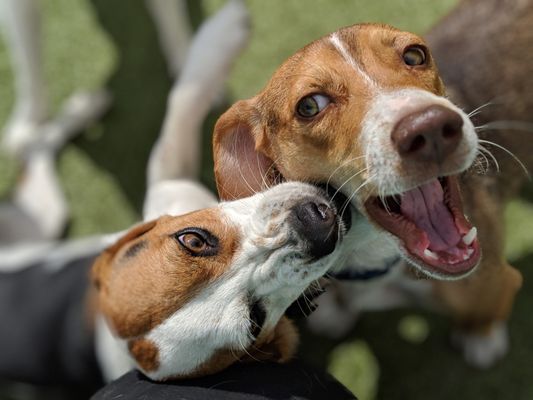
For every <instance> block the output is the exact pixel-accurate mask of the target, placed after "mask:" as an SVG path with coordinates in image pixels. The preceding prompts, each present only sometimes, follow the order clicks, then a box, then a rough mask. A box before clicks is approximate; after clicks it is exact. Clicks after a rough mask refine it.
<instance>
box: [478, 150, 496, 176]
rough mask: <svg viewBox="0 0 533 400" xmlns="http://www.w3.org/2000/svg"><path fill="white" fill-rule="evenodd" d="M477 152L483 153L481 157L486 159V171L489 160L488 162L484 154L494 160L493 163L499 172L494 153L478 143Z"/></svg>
mask: <svg viewBox="0 0 533 400" xmlns="http://www.w3.org/2000/svg"><path fill="white" fill-rule="evenodd" d="M479 154H481V155H483V157H484V158H485V160H486V165H487V168H486V170H487V171H488V169H489V166H490V162H489V160H488V158H487V157H486V155H488V156H489V157H490V158H491V159H492V161H493V162H494V165H495V166H496V171H497V172H500V164H499V163H498V160H497V159H496V157H495V156H494V154H492V152H491V151H490V150H489V149H487V148H486V147H484V146H482V145H479Z"/></svg>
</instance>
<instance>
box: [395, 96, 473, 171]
mask: <svg viewBox="0 0 533 400" xmlns="http://www.w3.org/2000/svg"><path fill="white" fill-rule="evenodd" d="M462 137H463V118H462V117H461V115H459V113H457V112H455V111H453V110H451V109H449V108H447V107H444V106H441V105H432V106H430V107H428V108H425V109H423V110H419V111H415V112H412V113H410V114H408V115H406V116H405V117H403V118H402V119H401V120H400V121H399V122H398V123H397V124H396V126H395V127H394V129H393V131H392V134H391V139H392V143H393V144H394V146H395V148H396V150H397V151H398V153H399V154H400V156H401V157H402V158H411V159H415V160H417V161H423V162H436V163H438V164H440V163H442V162H443V161H444V160H445V159H446V158H447V157H448V156H449V155H450V154H452V153H453V152H454V151H455V149H456V148H457V146H458V145H459V142H460V141H461V138H462Z"/></svg>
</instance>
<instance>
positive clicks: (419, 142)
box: [407, 135, 426, 153]
mask: <svg viewBox="0 0 533 400" xmlns="http://www.w3.org/2000/svg"><path fill="white" fill-rule="evenodd" d="M425 145H426V138H425V137H424V136H422V135H418V136H416V137H415V138H414V139H413V141H412V143H411V146H409V149H408V151H407V153H411V152H416V151H418V150H420V149H422V147H424V146H425Z"/></svg>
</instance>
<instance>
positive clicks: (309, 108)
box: [296, 94, 331, 118]
mask: <svg viewBox="0 0 533 400" xmlns="http://www.w3.org/2000/svg"><path fill="white" fill-rule="evenodd" d="M329 103H331V100H330V99H329V97H327V96H324V95H323V94H312V95H310V96H306V97H304V98H303V99H301V100H300V101H299V102H298V104H297V105H296V112H297V113H298V115H299V116H300V117H303V118H312V117H314V116H316V115H317V114H319V113H320V111H322V110H323V109H324V108H326V107H327V106H328V104H329Z"/></svg>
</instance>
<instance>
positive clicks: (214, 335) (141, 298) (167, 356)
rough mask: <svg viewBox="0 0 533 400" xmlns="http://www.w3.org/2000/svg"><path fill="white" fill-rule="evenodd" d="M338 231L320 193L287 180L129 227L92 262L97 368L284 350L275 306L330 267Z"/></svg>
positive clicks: (197, 363)
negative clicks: (213, 204) (261, 190)
mask: <svg viewBox="0 0 533 400" xmlns="http://www.w3.org/2000/svg"><path fill="white" fill-rule="evenodd" d="M345 230H346V226H345V224H344V222H343V221H341V220H340V216H339V215H338V214H337V212H336V210H335V206H334V205H333V204H332V203H331V202H330V201H329V200H328V199H327V198H326V197H325V193H324V192H323V191H322V190H320V189H318V188H316V187H314V186H311V185H307V184H303V183H297V182H294V183H285V184H282V185H278V186H275V187H274V188H272V189H270V190H268V191H266V192H264V193H259V194H257V195H255V196H253V197H250V198H245V199H241V200H237V201H233V202H226V203H221V204H219V205H217V206H216V207H213V208H208V209H204V210H200V211H196V212H193V213H190V214H186V215H183V216H174V217H171V216H164V217H161V218H159V219H157V220H155V221H151V222H147V223H144V224H141V225H139V226H137V227H135V228H133V229H132V230H131V231H130V232H128V233H127V234H126V235H125V236H123V237H122V238H121V239H120V240H119V241H118V242H117V243H116V244H114V245H113V246H111V247H110V248H108V249H107V250H105V251H104V252H103V253H102V254H101V255H100V256H99V257H98V259H97V260H96V262H95V264H94V266H93V269H92V280H93V282H94V284H95V287H96V288H97V299H98V301H97V308H96V310H97V315H98V323H97V324H96V334H97V336H96V339H97V340H96V343H97V350H98V355H99V360H100V363H101V366H102V368H103V371H104V373H105V376H106V377H107V378H116V377H118V376H120V375H122V374H123V373H125V372H127V371H128V370H130V369H131V368H132V367H133V366H137V367H139V368H140V369H141V370H142V371H143V372H144V373H145V374H146V375H147V376H149V377H150V378H152V379H155V380H167V379H176V378H184V377H192V376H203V375H207V374H212V373H214V372H217V371H220V370H222V369H224V368H226V367H227V366H228V365H230V364H232V363H234V362H236V361H238V360H242V359H248V360H251V361H253V360H273V361H278V362H283V361H287V360H288V359H289V358H290V357H291V356H292V354H293V352H294V350H295V346H296V343H297V333H296V331H295V329H294V327H293V326H292V324H291V322H290V321H289V320H288V319H287V318H286V317H284V313H285V311H286V309H287V308H288V307H289V306H290V305H291V304H292V303H293V302H294V301H295V300H296V299H297V298H298V297H299V296H300V295H301V294H302V293H303V292H304V291H305V290H306V288H307V287H308V286H309V285H310V284H311V283H312V282H313V281H315V280H317V279H319V278H320V277H321V276H322V275H323V274H324V273H325V272H326V271H327V270H328V269H329V268H331V267H332V266H333V264H334V263H335V261H336V259H337V256H338V255H339V252H338V251H334V250H335V249H336V248H338V247H339V243H340V241H341V239H342V236H343V235H344V233H345Z"/></svg>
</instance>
